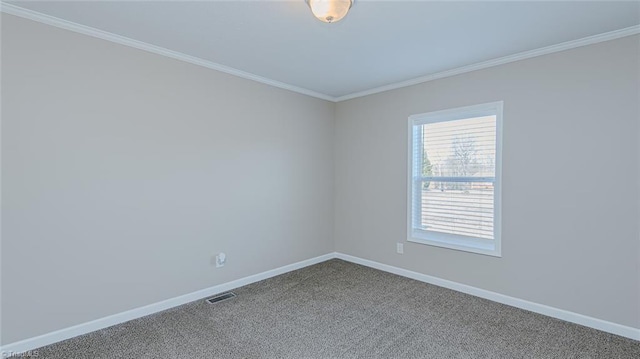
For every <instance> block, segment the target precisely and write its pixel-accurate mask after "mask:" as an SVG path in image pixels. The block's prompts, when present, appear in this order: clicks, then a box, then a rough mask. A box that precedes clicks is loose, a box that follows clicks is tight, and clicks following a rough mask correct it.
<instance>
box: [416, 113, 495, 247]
mask: <svg viewBox="0 0 640 359" xmlns="http://www.w3.org/2000/svg"><path fill="white" fill-rule="evenodd" d="M415 130H417V131H419V134H418V135H419V143H420V144H421V146H419V147H418V148H415V150H418V151H421V152H422V155H421V156H420V155H419V154H418V156H417V157H418V158H419V159H420V160H419V161H420V162H421V163H420V167H421V168H422V171H421V177H420V178H419V181H420V186H419V188H420V190H421V197H420V198H419V199H420V204H419V211H420V223H419V228H420V229H424V230H430V231H437V232H444V233H451V234H456V235H463V236H471V237H478V238H486V239H493V233H494V231H493V214H494V213H493V212H494V208H493V205H494V180H495V157H496V116H485V117H477V118H469V119H463V120H454V121H442V122H435V123H427V124H423V125H420V126H417V128H416V129H414V131H415Z"/></svg>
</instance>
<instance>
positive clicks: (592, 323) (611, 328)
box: [336, 253, 640, 340]
mask: <svg viewBox="0 0 640 359" xmlns="http://www.w3.org/2000/svg"><path fill="white" fill-rule="evenodd" d="M336 258H339V259H342V260H345V261H347V262H352V263H356V264H361V265H363V266H367V267H370V268H375V269H379V270H381V271H385V272H389V273H393V274H397V275H400V276H403V277H407V278H411V279H415V280H418V281H421V282H425V283H429V284H433V285H437V286H439V287H444V288H448V289H452V290H455V291H458V292H462V293H466V294H471V295H473V296H476V297H480V298H484V299H488V300H491V301H494V302H498V303H502V304H506V305H510V306H512V307H516V308H520V309H525V310H528V311H531V312H535V313H539V314H542V315H546V316H549V317H553V318H557V319H561V320H564V321H567V322H571V323H576V324H580V325H584V326H586V327H590V328H594V329H598V330H602V331H604V332H608V333H612V334H616V335H620V336H623V337H627V338H630V339H635V340H640V329H638V328H632V327H628V326H624V325H621V324H616V323H612V322H608V321H606V320H602V319H597V318H593V317H588V316H586V315H582V314H578V313H574V312H570V311H567V310H563V309H558V308H554V307H550V306H547V305H543V304H538V303H534V302H529V301H527V300H524V299H519V298H514V297H510V296H508V295H504V294H499V293H495V292H491V291H488V290H484V289H480V288H476V287H472V286H470V285H466V284H460V283H457V282H452V281H450V280H446V279H441V278H437V277H433V276H430V275H426V274H422V273H418V272H413V271H410V270H407V269H402V268H398V267H393V266H390V265H387V264H382V263H378V262H374V261H371V260H368V259H362V258H358V257H354V256H350V255H348V254H342V253H336Z"/></svg>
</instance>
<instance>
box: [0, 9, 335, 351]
mask: <svg viewBox="0 0 640 359" xmlns="http://www.w3.org/2000/svg"><path fill="white" fill-rule="evenodd" d="M333 111H334V104H332V103H329V102H326V101H322V100H318V99H313V98H310V97H307V96H303V95H299V94H295V93H291V92H288V91H285V90H280V89H276V88H273V87H270V86H267V85H263V84H259V83H256V82H252V81H248V80H244V79H240V78H237V77H234V76H230V75H226V74H223V73H219V72H216V71H212V70H209V69H205V68H201V67H198V66H194V65H191V64H187V63H183V62H180V61H176V60H172V59H168V58H165V57H162V56H158V55H154V54H150V53H146V52H143V51H139V50H135V49H132V48H128V47H124V46H121V45H116V44H113V43H110V42H106V41H102V40H97V39H95V38H91V37H87V36H83V35H79V34H76V33H72V32H68V31H65V30H61V29H58V28H54V27H50V26H46V25H42V24H38V23H35V22H31V21H28V20H23V19H19V18H16V17H13V16H10V15H6V14H2V175H3V177H2V223H3V227H2V314H3V318H2V333H3V337H2V343H3V344H7V343H11V342H15V341H17V340H21V339H25V338H29V337H33V336H37V335H40V334H44V333H47V332H51V331H54V330H57V329H61V328H65V327H69V326H72V325H75V324H80V323H83V322H87V321H89V320H93V319H97V318H101V317H104V316H107V315H111V314H115V313H119V312H122V311H125V310H128V309H132V308H136V307H139V306H143V305H147V304H150V303H154V302H157V301H160V300H164V299H167V298H172V297H175V296H178V295H182V294H186V293H189V292H192V291H195V290H199V289H203V288H207V287H210V286H212V285H215V284H219V283H224V282H228V281H231V280H234V279H238V278H241V277H245V276H247V275H251V274H255V273H259V272H263V271H265V270H269V269H273V268H277V267H280V266H283V265H287V264H291V263H294V262H297V261H300V260H304V259H307V258H311V257H315V256H318V255H322V254H326V253H329V252H331V251H333V242H332V235H333V234H332V228H333V225H332V221H333V215H332V213H333V200H332V199H333V131H334V112H333ZM218 251H225V252H226V253H227V255H228V264H227V265H226V266H225V267H224V268H222V269H216V268H215V266H214V265H212V264H211V257H212V256H213V255H214V253H215V252H218Z"/></svg>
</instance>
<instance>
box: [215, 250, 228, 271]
mask: <svg viewBox="0 0 640 359" xmlns="http://www.w3.org/2000/svg"><path fill="white" fill-rule="evenodd" d="M226 263H227V255H226V254H224V253H222V252H220V254H218V255H217V256H216V268H220V267H224V265H225V264H226Z"/></svg>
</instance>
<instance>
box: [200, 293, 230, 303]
mask: <svg viewBox="0 0 640 359" xmlns="http://www.w3.org/2000/svg"><path fill="white" fill-rule="evenodd" d="M235 296H236V294H235V293H234V292H228V293H224V294H219V295H216V296H215V297H211V298H209V299H207V302H209V303H211V304H213V303H217V302H221V301H223V300H225V299H231V298H233V297H235Z"/></svg>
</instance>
